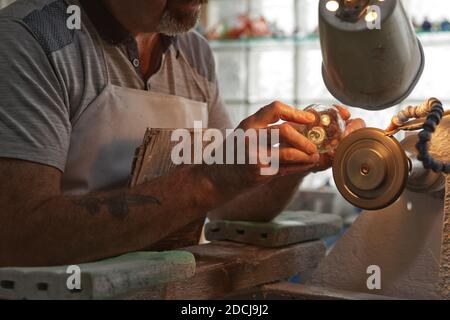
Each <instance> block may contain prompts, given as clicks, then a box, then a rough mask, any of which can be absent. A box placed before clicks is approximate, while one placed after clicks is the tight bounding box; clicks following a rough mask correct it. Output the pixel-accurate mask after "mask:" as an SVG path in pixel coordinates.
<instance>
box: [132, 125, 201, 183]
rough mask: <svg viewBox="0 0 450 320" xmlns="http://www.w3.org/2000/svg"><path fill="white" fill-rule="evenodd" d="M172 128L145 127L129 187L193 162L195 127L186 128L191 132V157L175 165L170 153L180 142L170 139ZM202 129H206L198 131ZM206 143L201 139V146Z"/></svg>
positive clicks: (134, 161) (136, 153)
mask: <svg viewBox="0 0 450 320" xmlns="http://www.w3.org/2000/svg"><path fill="white" fill-rule="evenodd" d="M174 130H176V129H159V128H149V129H147V131H146V133H145V136H144V140H143V143H142V145H141V146H139V147H138V148H137V149H136V152H135V157H134V160H133V165H132V168H131V179H130V183H129V186H130V187H134V186H136V185H140V184H142V183H144V182H146V181H151V180H153V179H156V178H158V177H161V176H164V175H167V174H169V173H170V172H172V171H173V170H176V169H177V168H181V167H183V166H186V165H189V164H190V163H194V159H195V158H194V157H195V151H194V150H195V149H194V148H195V144H194V140H195V138H194V137H195V134H196V132H197V131H196V130H195V129H187V130H189V132H190V134H191V145H190V147H191V152H190V153H191V159H190V162H189V164H181V165H176V164H174V162H173V161H172V157H171V155H172V150H173V148H174V147H175V146H176V145H178V144H179V143H180V142H179V141H172V133H173V131H174ZM204 130H206V129H199V130H198V131H199V132H200V133H202V132H204ZM197 133H198V132H197ZM202 134H203V133H202ZM208 144H209V142H207V141H203V145H202V148H204V147H206V146H207V145H208ZM186 148H187V146H186ZM187 149H188V148H187ZM202 151H203V149H202Z"/></svg>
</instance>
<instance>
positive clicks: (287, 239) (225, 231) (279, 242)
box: [205, 211, 342, 248]
mask: <svg viewBox="0 0 450 320" xmlns="http://www.w3.org/2000/svg"><path fill="white" fill-rule="evenodd" d="M341 228H342V219H341V217H340V216H338V215H334V214H318V213H313V212H306V211H287V212H284V213H282V214H281V215H280V216H278V217H277V218H275V219H274V220H273V221H271V222H268V223H256V222H245V221H224V220H222V221H219V220H218V221H212V222H210V223H208V224H207V225H206V228H205V235H206V239H207V240H209V241H216V240H228V241H233V242H238V243H247V244H252V245H257V246H262V247H269V248H276V247H283V246H287V245H290V244H294V243H301V242H305V241H311V240H317V239H323V238H326V237H329V236H333V235H335V234H337V233H339V231H340V230H341Z"/></svg>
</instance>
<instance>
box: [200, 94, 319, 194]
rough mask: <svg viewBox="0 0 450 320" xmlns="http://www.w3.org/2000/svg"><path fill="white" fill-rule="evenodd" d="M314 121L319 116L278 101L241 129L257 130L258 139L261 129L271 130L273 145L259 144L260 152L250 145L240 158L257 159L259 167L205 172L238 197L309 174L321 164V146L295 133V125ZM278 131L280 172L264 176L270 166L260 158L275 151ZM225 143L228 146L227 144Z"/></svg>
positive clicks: (239, 166)
mask: <svg viewBox="0 0 450 320" xmlns="http://www.w3.org/2000/svg"><path fill="white" fill-rule="evenodd" d="M280 120H282V121H286V122H285V123H283V124H279V125H277V124H276V123H278V122H279V121H280ZM314 120H315V116H314V115H313V114H311V113H308V112H305V111H302V110H298V109H295V108H293V107H289V106H287V105H285V104H283V103H281V102H278V101H276V102H273V103H271V104H269V105H267V106H265V107H264V108H262V109H261V110H259V111H258V112H257V113H255V114H254V115H252V116H250V117H248V118H247V119H245V120H243V121H242V122H241V123H240V125H239V126H238V128H237V130H239V129H241V130H243V131H244V132H248V131H249V130H254V131H255V132H256V136H257V137H259V133H260V130H267V131H268V133H269V143H268V144H267V146H265V148H266V150H261V147H264V146H260V145H259V141H258V145H259V148H258V149H259V150H254V149H253V148H249V144H248V143H247V144H246V147H245V149H244V150H245V153H246V154H245V155H239V156H241V157H242V158H244V156H245V159H257V164H248V161H247V164H236V165H213V166H208V167H206V168H205V170H206V172H207V173H208V174H209V176H210V178H211V181H212V182H213V184H214V185H216V186H220V188H221V189H222V191H225V192H226V193H227V191H229V192H234V193H235V194H239V192H240V191H243V190H245V189H246V188H251V187H256V186H258V185H262V184H265V183H267V182H270V181H271V180H273V179H274V178H277V177H281V176H286V175H292V174H308V173H309V171H310V170H311V169H312V168H313V167H315V166H316V165H317V163H318V161H319V158H320V156H319V154H318V151H317V147H316V145H315V144H313V143H312V142H310V141H309V140H308V139H307V138H306V137H305V136H303V135H302V134H300V133H299V132H298V131H297V130H295V129H294V127H293V126H292V125H291V124H298V125H305V124H306V125H307V124H310V123H312V122H314ZM274 130H278V133H279V138H280V139H279V143H280V147H279V148H278V150H277V151H278V154H279V157H278V160H279V170H278V172H277V173H276V174H274V175H269V176H267V175H266V176H265V175H262V174H261V170H262V169H263V168H268V167H270V164H267V163H262V162H261V161H260V157H259V155H260V154H269V155H270V153H271V151H272V149H273V146H272V145H271V141H270V140H271V139H270V136H271V135H273V134H274V133H275V131H274ZM228 139H230V137H228ZM247 142H248V141H247ZM225 144H227V143H226V142H225ZM233 145H234V150H235V151H237V152H238V151H239V150H238V148H236V145H235V143H233ZM227 147H228V144H227ZM228 152H229V150H228ZM255 153H256V154H255ZM234 154H236V153H234ZM225 189H226V190H225Z"/></svg>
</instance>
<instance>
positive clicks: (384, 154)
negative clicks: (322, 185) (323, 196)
mask: <svg viewBox="0 0 450 320" xmlns="http://www.w3.org/2000/svg"><path fill="white" fill-rule="evenodd" d="M408 174H409V165H408V158H407V157H406V154H405V152H404V151H403V149H402V147H401V146H400V144H399V142H398V141H397V140H396V139H395V138H391V137H388V136H386V134H385V132H384V131H383V130H380V129H375V128H365V129H361V130H358V131H356V132H354V133H352V134H350V135H349V136H348V137H346V138H345V139H344V140H342V142H341V143H340V144H339V147H338V149H337V150H336V156H335V158H334V161H333V177H334V181H335V182H336V186H337V188H338V189H339V192H340V193H341V194H342V196H343V197H344V198H345V199H346V200H347V201H348V202H350V203H351V204H353V205H354V206H356V207H358V208H361V209H365V210H379V209H382V208H386V207H388V206H389V205H391V204H393V203H394V202H395V201H396V200H397V199H398V198H399V197H400V195H401V194H402V192H403V190H404V189H405V187H406V184H407V181H408Z"/></svg>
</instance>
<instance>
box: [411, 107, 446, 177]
mask: <svg viewBox="0 0 450 320" xmlns="http://www.w3.org/2000/svg"><path fill="white" fill-rule="evenodd" d="M443 116H444V108H443V106H442V102H441V101H439V100H438V99H433V100H432V101H431V111H430V112H429V113H428V115H427V117H426V120H425V123H424V124H423V130H422V131H421V132H420V133H419V142H418V143H417V145H416V148H417V151H418V152H419V155H418V157H417V159H418V160H420V161H422V163H423V166H424V168H425V169H431V170H433V171H434V172H437V173H439V172H443V173H446V174H449V173H450V162H442V161H439V160H436V159H434V158H433V157H432V156H431V155H430V152H429V144H430V141H431V137H432V136H433V133H434V132H435V131H436V128H437V127H438V125H439V124H440V123H441V121H442V118H443Z"/></svg>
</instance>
